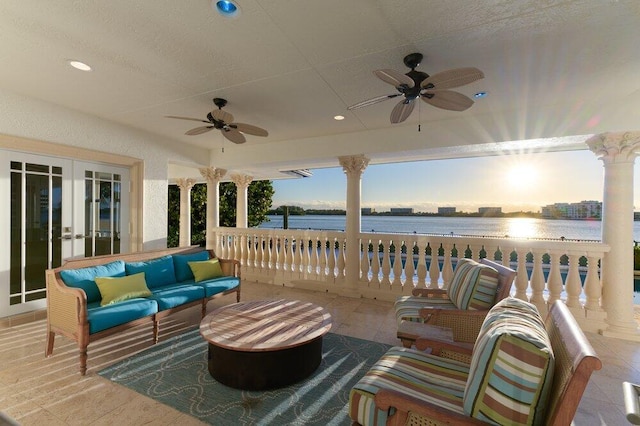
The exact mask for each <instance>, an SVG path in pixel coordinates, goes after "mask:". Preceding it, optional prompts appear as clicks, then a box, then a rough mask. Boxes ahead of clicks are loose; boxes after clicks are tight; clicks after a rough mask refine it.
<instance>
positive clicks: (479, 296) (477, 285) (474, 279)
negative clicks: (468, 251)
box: [447, 259, 499, 310]
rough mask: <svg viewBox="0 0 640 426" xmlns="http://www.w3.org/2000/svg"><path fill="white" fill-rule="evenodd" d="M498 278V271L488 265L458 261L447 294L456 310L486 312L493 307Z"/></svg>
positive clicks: (467, 260)
mask: <svg viewBox="0 0 640 426" xmlns="http://www.w3.org/2000/svg"><path fill="white" fill-rule="evenodd" d="M498 277H499V273H498V271H497V270H495V269H494V268H492V267H491V266H489V265H483V264H481V263H478V262H476V261H474V260H471V259H460V260H458V264H457V265H456V270H455V271H454V273H453V277H452V279H451V283H450V284H449V287H447V294H448V296H449V299H451V301H452V302H453V304H454V305H456V306H457V308H458V309H471V310H486V309H489V308H491V307H492V306H493V302H494V300H495V297H496V291H497V289H498Z"/></svg>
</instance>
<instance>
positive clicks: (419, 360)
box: [349, 347, 469, 425]
mask: <svg viewBox="0 0 640 426" xmlns="http://www.w3.org/2000/svg"><path fill="white" fill-rule="evenodd" d="M468 373H469V365H468V364H464V363H461V362H458V361H454V360H450V359H445V358H440V357H436V356H433V355H429V354H425V353H424V352H421V351H417V350H415V349H407V348H402V347H393V348H391V349H389V351H387V353H386V354H385V355H383V356H382V358H380V360H378V362H376V363H375V364H374V365H373V366H372V367H371V369H370V370H369V371H368V372H367V374H366V375H365V376H364V377H363V378H362V379H360V381H358V383H356V384H355V386H354V387H353V388H352V389H351V393H350V394H349V416H350V417H351V419H352V420H354V421H356V422H358V423H359V424H361V425H384V424H385V423H386V421H387V416H388V414H389V413H387V411H384V410H379V409H377V408H376V405H375V403H374V397H375V394H376V393H377V392H378V390H380V389H390V390H395V391H398V392H400V393H402V394H405V395H410V396H412V397H415V398H418V399H421V400H423V401H427V402H430V403H433V404H436V405H438V406H440V407H443V408H446V409H448V410H451V411H455V412H458V413H463V409H462V396H463V391H464V387H465V383H466V381H467V376H468Z"/></svg>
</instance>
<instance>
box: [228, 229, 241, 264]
mask: <svg viewBox="0 0 640 426" xmlns="http://www.w3.org/2000/svg"><path fill="white" fill-rule="evenodd" d="M227 249H228V250H229V251H228V253H229V258H230V259H235V260H240V259H238V258H237V257H236V236H235V235H234V234H229V235H227Z"/></svg>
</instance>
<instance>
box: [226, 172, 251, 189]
mask: <svg viewBox="0 0 640 426" xmlns="http://www.w3.org/2000/svg"><path fill="white" fill-rule="evenodd" d="M231 180H232V181H233V183H235V184H236V186H237V187H238V188H242V189H246V188H248V187H249V184H250V183H251V182H253V176H248V175H238V174H233V175H231Z"/></svg>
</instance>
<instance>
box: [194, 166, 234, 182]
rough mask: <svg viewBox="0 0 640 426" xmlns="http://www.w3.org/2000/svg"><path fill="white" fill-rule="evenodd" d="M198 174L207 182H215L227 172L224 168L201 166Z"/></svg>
mask: <svg viewBox="0 0 640 426" xmlns="http://www.w3.org/2000/svg"><path fill="white" fill-rule="evenodd" d="M199 170H200V174H201V175H202V177H203V178H205V179H206V181H207V183H211V184H215V183H219V182H220V180H221V179H222V178H223V177H224V175H226V174H227V171H226V170H225V169H218V168H216V167H202V168H200V169H199Z"/></svg>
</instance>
